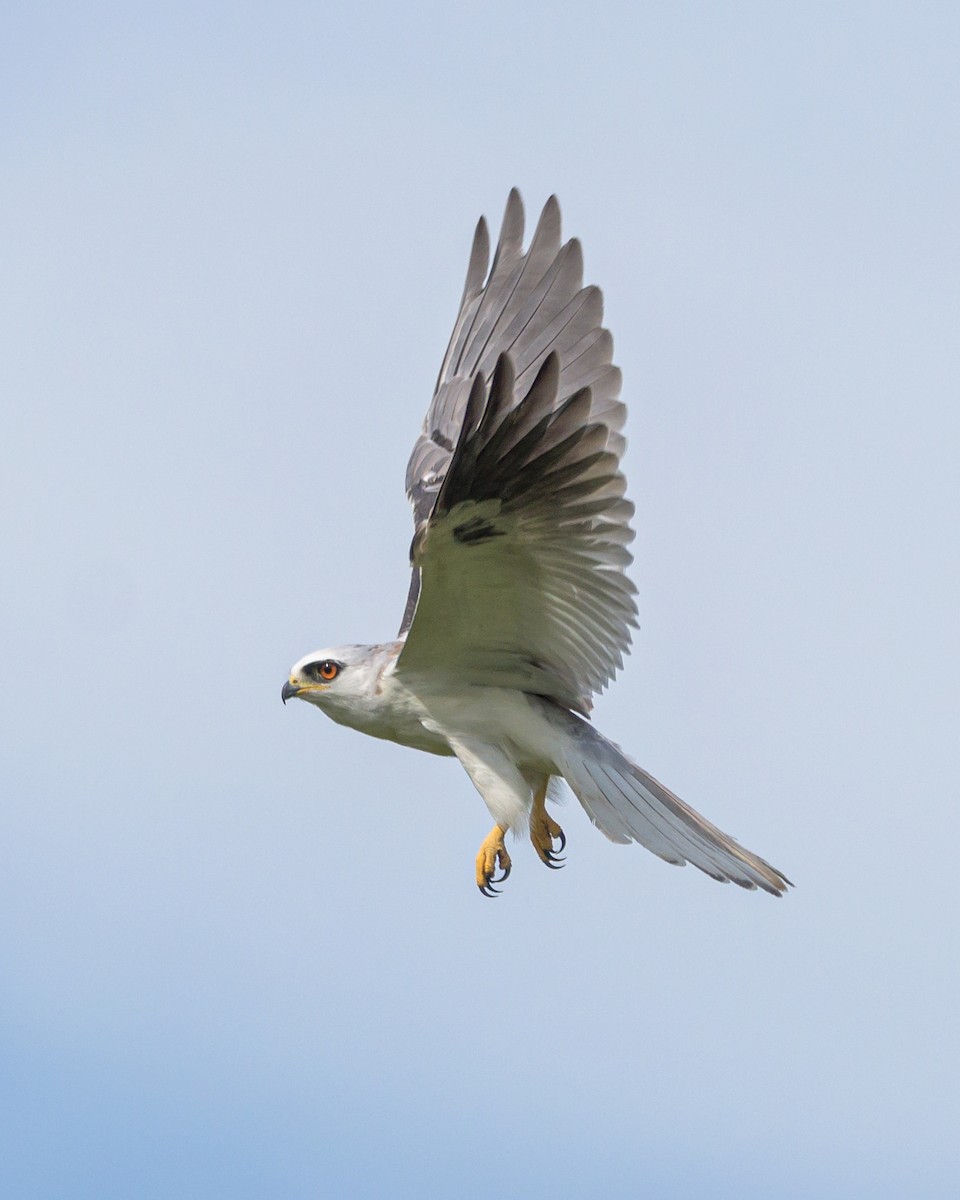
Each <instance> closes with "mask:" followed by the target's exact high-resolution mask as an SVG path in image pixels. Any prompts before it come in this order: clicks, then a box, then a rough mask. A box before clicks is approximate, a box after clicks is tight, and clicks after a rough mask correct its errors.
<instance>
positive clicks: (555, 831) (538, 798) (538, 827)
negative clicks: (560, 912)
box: [530, 780, 567, 871]
mask: <svg viewBox="0 0 960 1200" xmlns="http://www.w3.org/2000/svg"><path fill="white" fill-rule="evenodd" d="M546 797H547V781H546V780H544V781H543V786H542V787H540V788H538V789H537V791H536V793H535V795H534V797H533V808H532V809H531V810H530V841H531V842H533V848H534V850H536V852H537V854H538V855H539V856H540V861H541V862H542V863H543V865H544V866H545V867H549V868H550V870H551V871H559V870H560V868H561V867H562V866H563V862H564V860H563V859H562V858H561V857H560V854H561V853H562V851H563V850H565V849H566V845H567V839H566V836H565V835H564V832H563V830H562V829H561V828H560V826H559V825H558V824H557V823H556V821H554V819H553V818H552V817H551V816H550V815H549V813H548V812H547V807H546V803H545V801H546ZM554 842H559V843H560V845H559V846H558V847H557V848H556V850H554V848H553V843H554Z"/></svg>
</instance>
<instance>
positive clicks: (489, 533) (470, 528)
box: [453, 517, 506, 546]
mask: <svg viewBox="0 0 960 1200" xmlns="http://www.w3.org/2000/svg"><path fill="white" fill-rule="evenodd" d="M505 532H506V531H505V530H503V529H498V528H497V527H496V525H494V523H493V522H492V521H488V520H487V519H486V518H485V517H474V518H473V519H472V520H470V521H464V522H463V524H462V525H456V526H454V530H453V536H454V537H455V538H456V539H457V541H458V542H461V543H462V544H463V545H469V546H475V545H477V543H478V542H489V541H491V539H493V538H497V537H503V536H504V533H505Z"/></svg>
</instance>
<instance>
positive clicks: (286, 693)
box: [280, 679, 303, 704]
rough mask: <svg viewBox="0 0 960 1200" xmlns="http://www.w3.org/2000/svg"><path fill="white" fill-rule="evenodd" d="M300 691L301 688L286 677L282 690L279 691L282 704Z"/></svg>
mask: <svg viewBox="0 0 960 1200" xmlns="http://www.w3.org/2000/svg"><path fill="white" fill-rule="evenodd" d="M302 691H303V689H302V688H299V687H297V685H296V684H295V683H291V682H290V680H289V679H288V680H287V682H286V683H285V684H284V685H283V691H282V692H281V693H280V699H281V700H282V701H283V702H284V704H286V702H287V701H288V700H292V699H293V698H294V696H299V695H300V693H301V692H302Z"/></svg>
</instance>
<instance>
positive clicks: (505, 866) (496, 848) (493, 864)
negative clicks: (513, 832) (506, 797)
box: [477, 825, 511, 896]
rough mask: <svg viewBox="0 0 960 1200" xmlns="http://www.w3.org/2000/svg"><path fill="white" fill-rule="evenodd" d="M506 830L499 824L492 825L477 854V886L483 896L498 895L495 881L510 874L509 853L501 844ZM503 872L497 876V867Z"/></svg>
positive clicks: (500, 880) (500, 881) (499, 881)
mask: <svg viewBox="0 0 960 1200" xmlns="http://www.w3.org/2000/svg"><path fill="white" fill-rule="evenodd" d="M506 832H507V831H506V830H505V829H504V828H503V827H502V826H500V825H494V827H493V828H492V829H491V830H490V832H489V833H488V834H487V836H486V837H485V838H484V839H483V844H482V845H481V847H480V851H479V853H478V854H477V887H478V888H479V889H480V891H481V892H483V894H484V895H485V896H499V895H500V890H499V888H495V887H494V886H493V885H494V884H495V883H503V881H504V880H505V879H506V878H507V876H508V875H509V874H510V867H511V863H510V855H509V854H508V853H507V849H506V846H504V844H503V835H504V834H505V833H506ZM498 866H499V867H500V870H501V871H502V872H503V874H502V875H500V876H499V877H497V867H498Z"/></svg>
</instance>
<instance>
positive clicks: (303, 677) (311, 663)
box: [280, 646, 395, 724]
mask: <svg viewBox="0 0 960 1200" xmlns="http://www.w3.org/2000/svg"><path fill="white" fill-rule="evenodd" d="M392 650H393V647H392V646H330V647H328V648H327V649H325V650H315V651H314V652H313V653H312V654H307V655H304V657H303V658H301V659H300V661H299V662H298V663H295V664H294V666H293V667H292V669H291V671H290V678H289V679H288V680H287V682H286V683H285V684H284V685H283V691H282V692H281V693H280V694H281V696H282V698H283V702H284V704H286V702H287V701H288V700H290V699H293V698H294V697H296V698H297V699H298V700H306V701H307V702H308V703H310V704H315V705H316V706H317V707H318V708H322V709H323V711H324V712H325V713H326V714H327V715H328V716H330V717H333V719H334V720H335V721H342V722H344V723H345V724H353V720H351V718H354V719H356V717H357V716H358V715H359V713H361V712H363V711H365V710H367V709H368V708H369V706H370V703H371V701H374V700H375V697H376V692H377V684H378V681H379V679H380V676H381V674H382V672H383V669H384V667H385V666H386V665H388V663H390V662H391V660H392V659H393V658H394V657H395V654H393V653H391V651H392Z"/></svg>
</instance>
